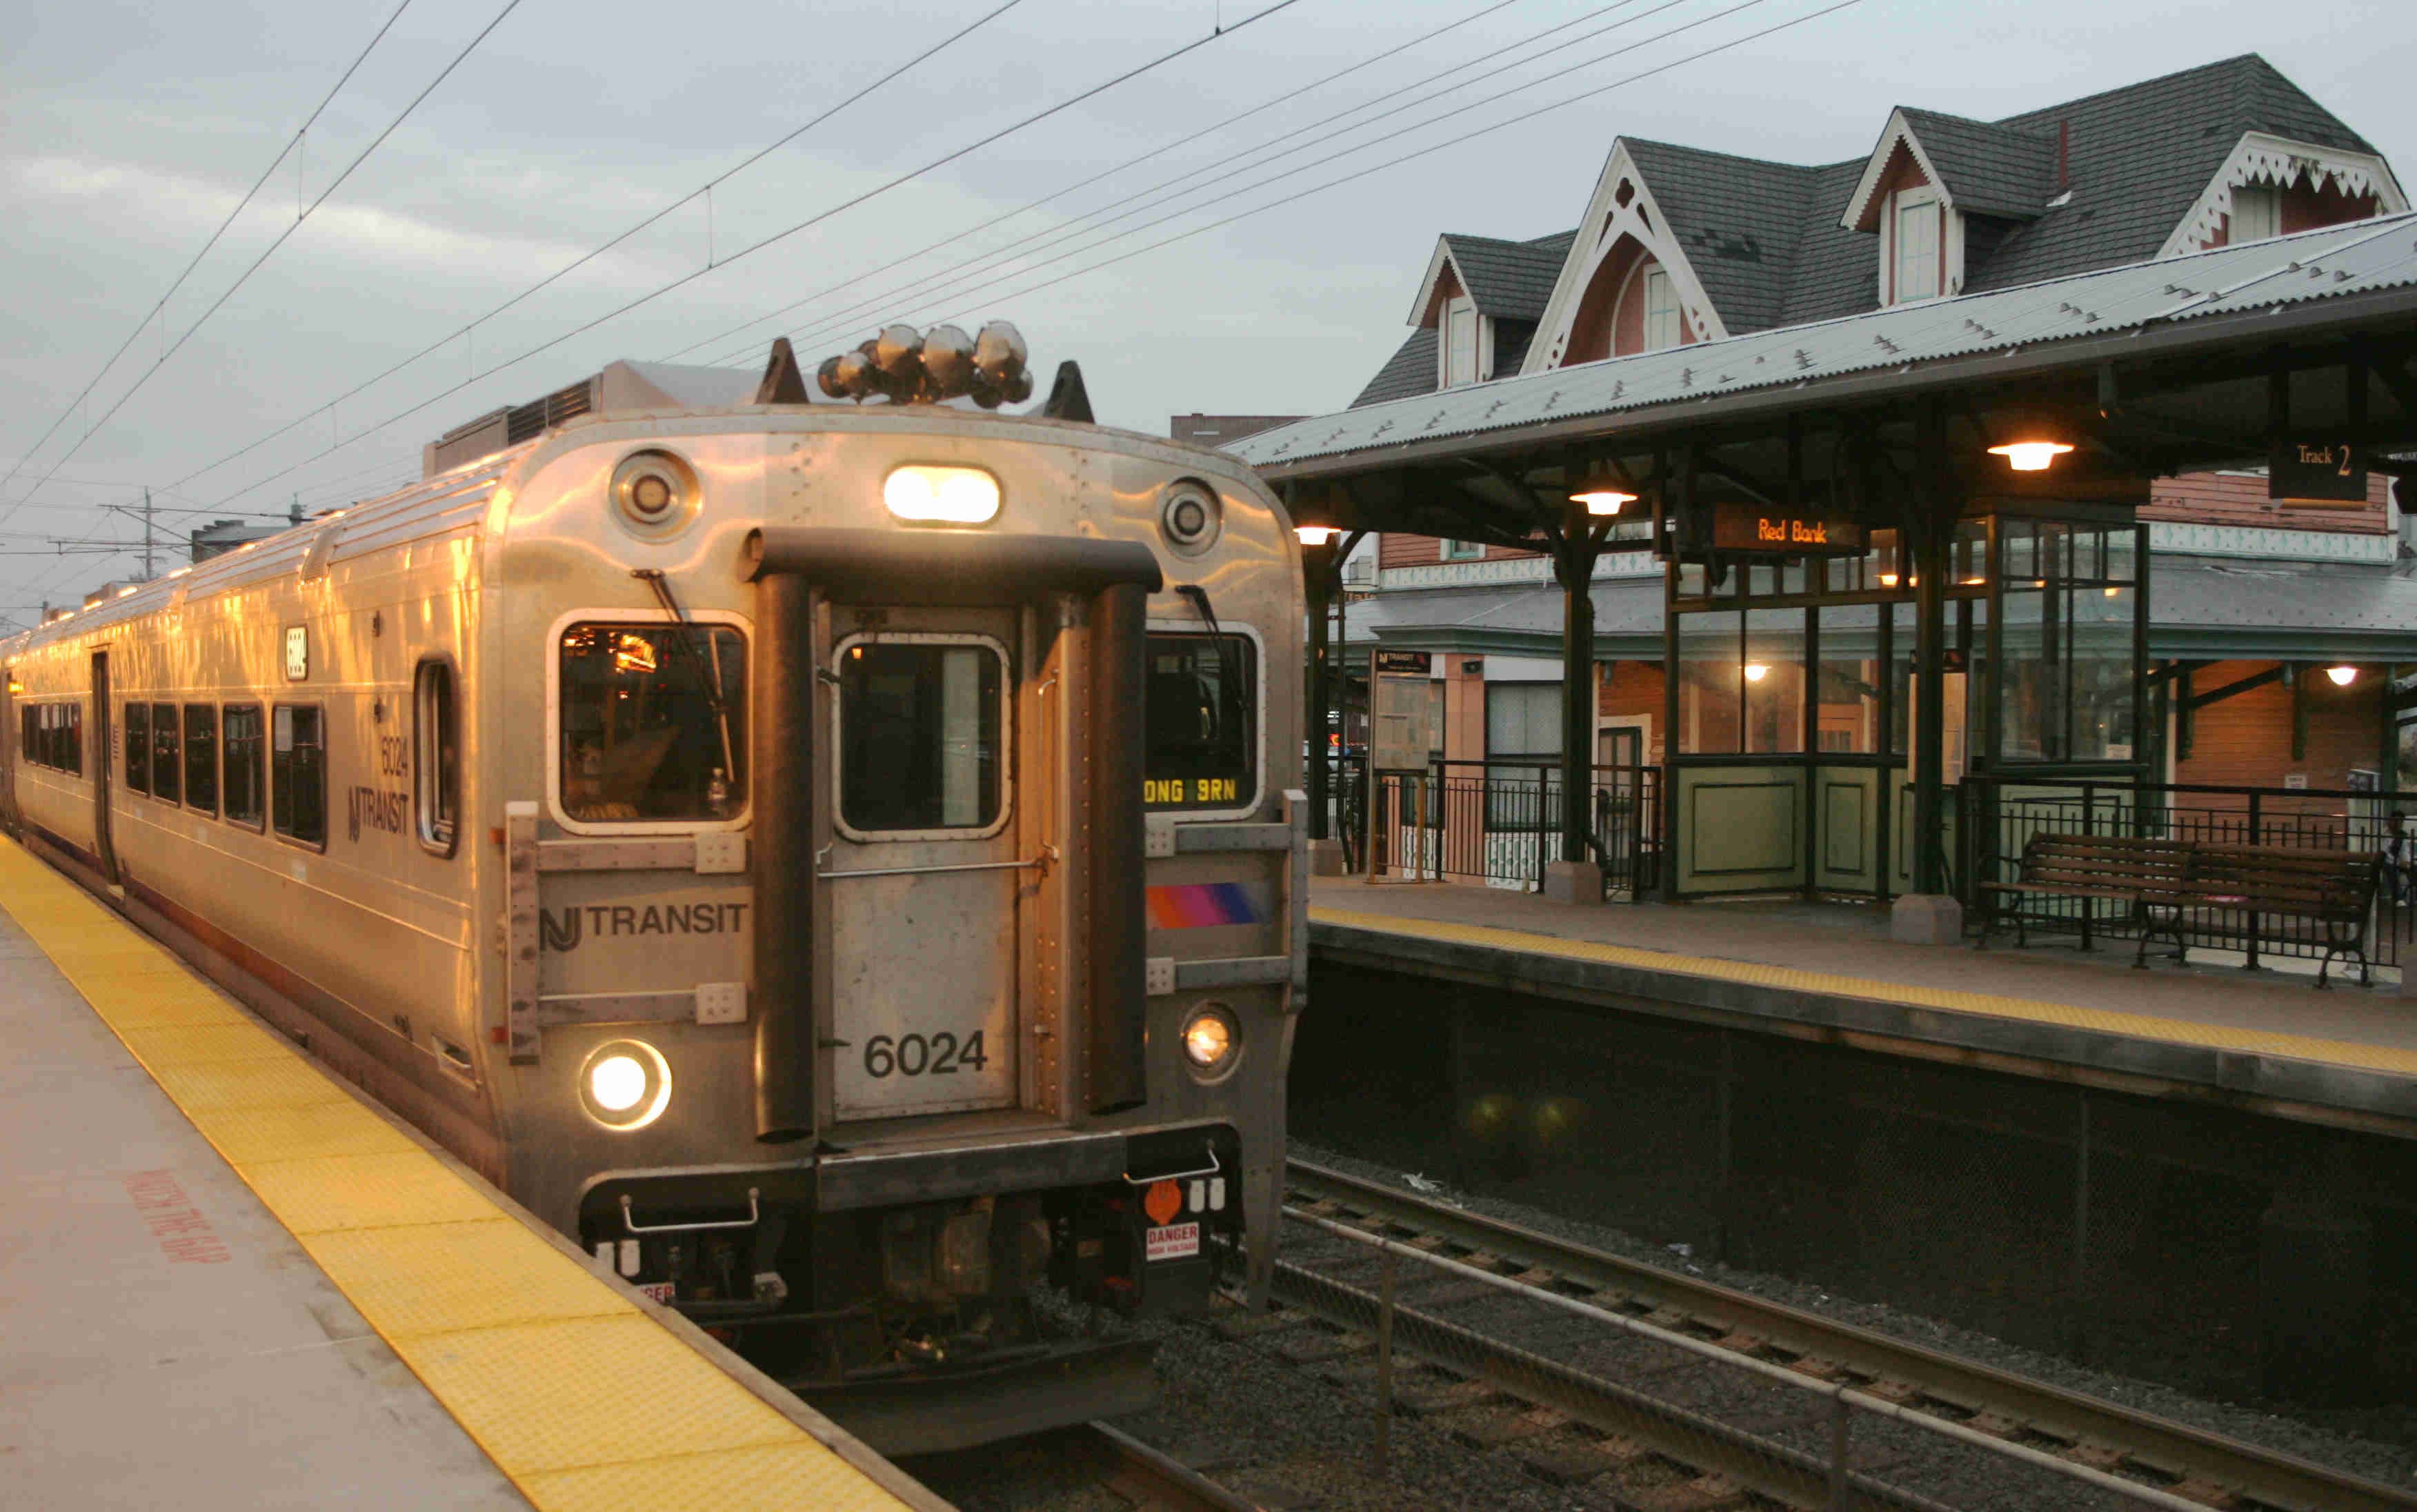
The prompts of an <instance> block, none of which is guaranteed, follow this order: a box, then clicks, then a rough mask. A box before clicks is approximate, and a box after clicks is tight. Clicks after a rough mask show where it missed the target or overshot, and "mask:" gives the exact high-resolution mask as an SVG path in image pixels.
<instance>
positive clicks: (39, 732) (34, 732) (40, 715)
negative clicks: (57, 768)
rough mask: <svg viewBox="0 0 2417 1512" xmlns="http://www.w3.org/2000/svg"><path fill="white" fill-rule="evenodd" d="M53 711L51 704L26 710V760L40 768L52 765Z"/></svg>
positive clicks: (34, 706) (37, 705)
mask: <svg viewBox="0 0 2417 1512" xmlns="http://www.w3.org/2000/svg"><path fill="white" fill-rule="evenodd" d="M51 709H52V706H51V705H49V704H35V705H32V706H31V707H29V708H27V709H26V710H25V719H26V725H25V728H26V730H27V731H28V734H27V736H26V739H25V759H26V760H28V761H31V762H32V763H33V764H34V765H36V766H38V767H47V766H49V765H50V764H51Z"/></svg>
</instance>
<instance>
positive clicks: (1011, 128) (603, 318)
mask: <svg viewBox="0 0 2417 1512" xmlns="http://www.w3.org/2000/svg"><path fill="white" fill-rule="evenodd" d="M515 3H517V0H515ZM1300 3H1301V0H1274V3H1273V4H1271V5H1269V6H1267V7H1265V8H1261V9H1259V10H1256V11H1254V12H1252V13H1251V14H1250V15H1248V16H1245V17H1243V18H1242V19H1241V20H1239V21H1237V22H1235V23H1232V24H1231V25H1229V26H1226V27H1224V29H1223V30H1222V31H1217V32H1213V33H1210V34H1209V35H1208V36H1205V37H1200V38H1194V39H1193V40H1192V41H1189V42H1186V43H1184V44H1182V45H1181V46H1180V47H1177V48H1173V49H1170V50H1169V51H1167V52H1164V53H1159V54H1158V55H1157V56H1155V57H1153V58H1150V59H1148V61H1146V62H1143V63H1140V64H1137V65H1135V66H1134V67H1132V68H1130V69H1126V70H1124V71H1123V72H1121V73H1119V74H1117V75H1115V76H1114V77H1112V78H1109V79H1105V80H1102V82H1100V83H1099V84H1092V85H1090V86H1089V87H1088V88H1086V89H1084V90H1082V91H1080V92H1079V93H1076V94H1073V95H1070V96H1068V97H1067V98H1066V99H1061V100H1059V101H1057V102H1056V104H1054V105H1050V106H1047V107H1045V108H1043V109H1041V110H1039V111H1036V112H1034V113H1033V114H1031V115H1026V116H1025V117H1023V118H1022V119H1020V120H1018V121H1015V122H1014V123H1012V124H1011V125H1008V126H1004V127H1001V128H999V129H998V130H995V131H992V132H990V133H989V134H987V135H985V136H982V137H980V138H978V139H976V140H975V141H972V142H969V143H967V144H965V145H963V146H960V147H955V148H952V149H950V151H948V152H946V153H943V154H941V155H940V156H939V157H937V158H934V159H932V160H930V161H928V162H925V163H923V164H922V165H921V166H920V167H917V168H912V169H909V170H907V171H905V172H904V173H901V174H899V175H897V176H894V177H892V178H889V179H887V180H884V181H883V182H882V183H880V184H877V185H875V186H874V187H873V188H871V189H868V190H865V191H862V192H861V193H859V194H856V195H853V196H851V197H849V198H848V199H845V200H843V201H841V202H840V203H839V204H837V205H833V206H829V207H828V208H826V209H823V210H819V211H817V212H815V213H814V214H813V215H811V216H809V217H807V218H806V219H805V220H802V221H798V222H797V223H795V224H793V225H791V226H788V227H787V228H785V229H783V230H781V231H776V232H773V233H772V234H771V235H769V236H767V237H761V238H760V239H758V240H756V241H754V242H752V243H750V244H749V245H748V246H746V247H743V248H741V249H740V250H739V251H737V252H733V253H732V254H730V255H729V256H727V257H724V258H722V260H721V261H720V262H718V263H716V264H714V265H712V266H711V267H701V268H697V269H694V270H693V271H691V272H688V273H684V274H682V275H681V276H680V277H678V278H676V279H673V280H672V281H670V282H669V283H663V284H661V285H660V286H658V287H657V288H655V289H652V290H650V291H648V292H647V293H646V294H642V295H640V296H638V297H637V298H634V299H631V300H629V301H627V302H625V303H623V304H620V305H617V306H616V307H614V308H613V309H611V310H608V311H606V312H605V313H602V314H600V315H598V316H596V317H595V318H593V319H591V320H588V321H585V322H584V323H582V324H581V325H578V326H575V327H573V328H570V330H567V331H564V332H562V333H561V334H559V335H557V336H555V337H552V338H550V339H548V340H546V341H543V342H540V343H539V344H537V345H535V346H532V347H529V348H527V349H525V350H524V351H522V352H521V353H520V354H518V355H517V356H514V357H510V358H507V359H504V360H503V361H501V362H498V363H496V364H495V365H494V366H493V367H491V368H488V369H486V370H485V371H484V372H482V373H478V374H472V375H471V376H469V377H467V378H464V379H463V380H462V381H461V382H459V383H456V384H453V385H452V386H451V387H449V388H447V389H442V390H440V391H439V392H436V393H433V394H431V395H429V396H428V397H427V398H425V399H423V400H421V401H420V402H419V403H418V404H416V405H411V406H409V407H408V408H405V409H403V410H400V411H398V412H397V413H395V414H393V415H389V416H388V417H387V418H386V419H385V420H379V421H377V422H376V423H374V424H372V425H369V426H366V427H364V428H362V429H361V430H360V431H358V432H357V433H355V434H354V435H352V436H350V437H348V438H345V439H342V440H338V441H335V442H333V443H331V444H330V445H328V446H327V447H326V448H324V449H323V450H321V451H316V452H313V453H312V454H311V455H310V456H307V457H304V458H302V459H301V460H299V461H297V462H295V463H292V464H290V465H288V466H284V467H281V468H279V469H278V470H277V471H275V472H272V473H270V474H268V475H267V476H266V477H264V478H260V479H256V480H254V481H251V482H250V483H247V484H245V485H244V486H243V487H241V488H238V489H236V491H235V492H234V493H232V494H229V495H227V496H226V497H227V498H228V499H230V500H232V499H236V498H240V497H242V496H244V495H246V494H249V493H251V491H252V490H253V489H256V488H261V487H264V486H266V485H267V484H269V483H272V482H275V481H278V480H279V479H281V478H284V477H287V476H289V475H290V474H292V473H295V472H297V471H299V470H301V469H302V468H304V467H306V466H310V465H311V464H312V463H313V462H317V461H320V460H322V459H323V458H326V457H328V456H331V455H333V454H334V453H336V452H337V451H342V450H343V449H344V448H345V447H347V446H350V445H352V444H353V443H354V442H356V441H358V440H360V439H361V438H362V437H363V436H367V435H375V434H376V433H377V432H379V431H382V430H384V429H386V428H387V427H388V426H389V425H393V424H396V423H397V422H399V421H402V420H408V419H409V418H410V417H412V416H414V415H417V414H418V413H419V412H420V411H421V410H423V409H426V408H428V407H429V406H430V405H434V404H436V403H438V402H439V401H442V400H445V399H448V398H450V397H452V396H453V395H454V394H457V393H459V392H461V391H462V390H463V389H467V388H470V387H471V386H473V385H474V384H477V383H479V382H482V381H484V380H485V379H487V378H490V377H493V376H494V374H498V373H501V372H504V371H505V370H507V369H509V368H513V367H517V366H519V365H520V364H521V363H523V362H525V361H527V360H528V359H530V358H533V357H537V356H539V355H540V354H542V353H545V352H549V351H552V350H553V349H554V348H555V347H557V346H559V345H561V344H563V343H565V342H568V341H570V340H573V339H574V338H576V337H579V336H583V335H585V334H586V333H587V332H588V331H591V330H594V329H595V328H597V327H599V326H602V325H604V324H606V323H608V322H610V321H613V320H616V319H618V318H620V317H621V316H622V315H625V314H628V313H630V312H631V311H632V310H636V309H638V308H640V307H641V306H644V305H647V304H651V303H653V302H654V301H655V300H657V299H659V298H662V297H663V296H664V295H666V294H670V293H672V292H673V291H674V290H676V289H680V288H684V287H686V286H687V285H688V284H691V283H694V282H696V281H697V280H698V279H700V278H703V277H705V276H706V275H707V274H709V273H713V272H717V271H719V270H721V269H722V268H725V267H730V266H731V265H732V264H734V263H737V262H739V261H741V260H742V259H744V258H747V257H751V256H753V255H754V254H755V253H757V252H762V251H764V250H765V249H766V248H768V247H771V246H773V245H775V244H777V243H779V242H782V241H784V240H786V239H787V238H789V237H793V236H796V235H797V234H798V232H801V231H804V230H807V229H808V228H810V227H813V226H816V225H819V224H821V223H822V222H823V221H828V220H829V219H830V218H831V217H833V216H835V215H838V214H840V213H841V212H843V211H845V210H849V209H853V208H854V207H856V206H859V205H862V204H864V203H865V202H866V201H868V200H871V199H874V198H876V197H877V196H879V195H882V194H885V193H888V192H889V191H891V190H893V189H896V188H898V187H899V186H901V185H903V184H906V183H911V182H912V181H914V180H915V179H917V178H920V177H921V176H923V175H925V174H928V173H931V172H933V171H934V170H935V169H938V168H943V167H946V166H947V165H948V164H950V163H952V162H954V161H956V160H958V159H960V158H964V157H965V156H967V155H968V154H971V153H974V152H977V151H980V149H981V148H983V147H986V146H988V145H991V144H992V143H995V142H997V141H1000V140H1002V139H1004V138H1006V137H1009V136H1012V135H1013V134H1015V133H1016V132H1018V131H1021V130H1024V129H1025V128H1026V127H1029V126H1033V125H1037V124H1038V123H1040V122H1041V121H1044V120H1047V119H1048V118H1049V117H1051V116H1053V115H1058V114H1060V113H1062V112H1064V111H1067V110H1071V109H1072V108H1073V107H1074V106H1076V105H1079V104H1081V103H1083V102H1084V101H1085V100H1087V99H1093V98H1095V97H1097V96H1099V95H1102V94H1104V93H1106V92H1107V91H1108V90H1111V89H1114V88H1116V87H1117V85H1119V84H1127V83H1130V82H1131V81H1132V80H1134V79H1137V78H1139V77H1141V76H1142V75H1143V74H1146V73H1148V72H1150V71H1151V70H1152V69H1158V68H1162V67H1163V66H1165V65H1166V64H1169V63H1172V62H1174V61H1175V60H1176V59H1178V58H1180V57H1183V56H1185V55H1187V54H1189V53H1193V52H1196V51H1198V50H1199V49H1201V48H1203V47H1206V46H1208V45H1209V44H1210V43H1212V42H1217V41H1222V40H1224V38H1229V37H1232V36H1234V35H1235V34H1236V33H1238V32H1239V31H1241V30H1242V29H1243V28H1245V27H1247V26H1251V25H1253V24H1254V23H1258V22H1262V21H1265V20H1267V19H1268V18H1269V17H1270V16H1273V15H1276V14H1278V13H1279V12H1281V11H1285V10H1289V9H1290V8H1293V7H1294V6H1296V5H1299V4H1300ZM314 413H315V412H314ZM205 470H206V469H205ZM196 476H198V475H196Z"/></svg>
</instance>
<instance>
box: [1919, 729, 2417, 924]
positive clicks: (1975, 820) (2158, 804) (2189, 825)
mask: <svg viewBox="0 0 2417 1512" xmlns="http://www.w3.org/2000/svg"><path fill="white" fill-rule="evenodd" d="M1958 797H1959V799H1960V801H1961V805H1962V814H1961V818H1962V823H1961V825H1960V830H1961V835H1960V838H1961V839H1962V841H1963V848H1964V851H1965V862H1966V864H1965V867H1964V868H1963V871H1964V874H1965V875H1967V876H1969V877H1972V878H1978V879H1984V880H1989V881H1996V882H2001V883H2003V882H2013V881H2015V880H2018V879H2019V877H2020V874H2021V870H2022V856H2023V848H2024V846H2025V845H2027V844H2029V841H2030V839H2031V837H2032V836H2033V835H2035V834H2041V833H2052V834H2081V835H2110V836H2111V835H2127V836H2137V837H2140V838H2146V839H2161V840H2183V841H2193V842H2197V843H2200V844H2207V845H2224V846H2277V847H2284V848H2291V849H2299V850H2335V851H2349V852H2354V853H2359V854H2364V855H2372V856H2376V857H2379V859H2380V860H2381V862H2382V878H2381V881H2380V882H2379V884H2378V886H2377V888H2376V893H2375V902H2374V906H2373V910H2372V912H2371V913H2370V914H2369V916H2368V918H2367V921H2366V927H2365V949H2366V955H2367V958H2368V959H2369V960H2370V961H2371V962H2372V963H2373V964H2374V965H2377V966H2397V965H2398V964H2399V962H2400V959H2401V952H2402V949H2403V947H2404V946H2405V945H2406V944H2407V943H2408V941H2409V939H2410V935H2411V931H2412V928H2417V792H2410V793H2385V792H2372V791H2363V790H2360V789H2356V788H2302V787H2212V786H2202V785H2194V784H2170V783H2146V782H2135V781H2132V780H2130V779H2128V778H2124V777H2121V776H2112V777H2107V778H2105V779H2103V780H2092V779H2087V778H2032V777H2024V776H2014V775H2001V776H1995V777H1967V778H1966V780H1965V782H1964V784H1963V786H1962V787H1961V789H1960V791H1959V794H1958ZM1977 891H1978V890H1977V889H1973V890H1970V891H1969V893H1968V895H1967V897H1966V903H1967V905H1968V907H1969V906H1972V905H1974V904H1975V903H1985V902H1986V900H1982V899H1978V898H1977V897H1975V896H1973V895H1971V894H1972V893H1977ZM1999 897H2000V899H2001V900H2002V899H2003V898H2004V894H1999ZM2015 906H2016V905H2014V904H2012V903H2008V902H2005V901H2000V902H1999V903H1998V904H1997V905H1996V908H1997V911H1998V913H1999V915H2000V916H2001V917H2009V918H2010V909H2012V908H2014V907H2015ZM2018 906H2019V908H2020V910H2021V913H2022V917H2023V923H2024V924H2025V927H2026V928H2028V929H2033V930H2039V929H2045V930H2050V931H2063V932H2068V933H2072V934H2076V935H2082V936H2085V937H2090V938H2094V937H2100V936H2104V937H2107V938H2112V939H2136V938H2137V936H2138V933H2139V928H2140V919H2139V917H2138V912H2139V910H2137V909H2134V908H2132V907H2130V906H2129V905H2127V904H2125V903H2124V902H2122V901H2121V900H2111V899H2105V898H2080V897H2055V896H2051V895H2049V894H2045V893H2025V894H2022V896H2021V898H2020V900H2019V905H2018ZM2180 928H2181V936H2182V942H2183V943H2184V944H2185V945H2186V946H2188V947H2189V948H2192V949H2196V950H2206V951H2211V952H2225V953H2228V954H2229V955H2238V956H2240V957H2241V964H2242V965H2243V966H2248V967H2255V966H2257V965H2258V964H2260V962H2261V960H2262V959H2264V958H2267V957H2302V958H2307V959H2318V958H2321V957H2322V956H2324V955H2325V954H2326V953H2327V951H2328V949H2330V948H2332V947H2333V945H2334V944H2335V943H2337V937H2336V935H2335V933H2334V931H2333V930H2329V929H2328V927H2327V926H2326V924H2324V923H2323V922H2322V921H2320V920H2318V919H2312V918H2303V917H2299V916H2293V915H2276V914H2271V913H2268V914H2261V913H2258V912H2256V911H2254V910H2251V909H2246V908H2243V909H2221V908H2194V909H2185V910H2182V911H2181V915H2180ZM2158 933H2159V938H2160V939H2163V938H2164V937H2165V934H2166V922H2165V921H2164V920H2163V919H2162V918H2161V919H2160V921H2159V924H2158Z"/></svg>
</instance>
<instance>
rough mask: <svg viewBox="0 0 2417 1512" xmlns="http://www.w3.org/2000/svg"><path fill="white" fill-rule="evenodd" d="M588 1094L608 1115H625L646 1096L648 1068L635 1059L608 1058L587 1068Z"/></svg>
mask: <svg viewBox="0 0 2417 1512" xmlns="http://www.w3.org/2000/svg"><path fill="white" fill-rule="evenodd" d="M587 1094H588V1095H589V1096H591V1097H593V1098H595V1099H596V1106H597V1107H600V1108H602V1109H604V1110H605V1111H606V1112H608V1113H626V1112H628V1111H629V1110H630V1109H631V1108H633V1107H637V1106H638V1101H639V1099H640V1098H643V1097H645V1096H646V1067H645V1066H642V1065H640V1064H639V1063H638V1061H637V1058H636V1057H635V1056H629V1055H608V1056H606V1057H605V1058H604V1059H603V1060H601V1061H597V1062H596V1063H595V1064H594V1065H593V1066H590V1067H589V1068H588V1071H587Z"/></svg>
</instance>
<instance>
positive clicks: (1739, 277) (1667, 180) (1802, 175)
mask: <svg viewBox="0 0 2417 1512" xmlns="http://www.w3.org/2000/svg"><path fill="white" fill-rule="evenodd" d="M1620 143H1621V145H1624V146H1626V147H1627V149H1628V158H1629V160H1630V161H1631V162H1634V164H1635V165H1636V171H1637V173H1638V174H1640V175H1641V176H1643V177H1644V179H1645V183H1646V187H1647V188H1648V190H1649V191H1650V192H1651V193H1652V196H1653V203H1654V205H1655V206H1658V207H1660V209H1661V211H1662V215H1663V219H1664V220H1665V221H1667V222H1668V225H1667V227H1666V230H1667V231H1668V233H1669V236H1670V238H1671V239H1672V240H1673V241H1675V242H1677V243H1678V244H1679V247H1680V251H1682V252H1685V253H1686V257H1687V263H1688V266H1689V267H1692V268H1694V269H1695V277H1696V279H1697V280H1698V281H1700V282H1701V283H1702V284H1703V286H1704V293H1705V294H1707V295H1709V296H1710V298H1711V301H1712V304H1713V306H1714V308H1716V309H1717V310H1718V311H1719V312H1720V316H1721V321H1722V324H1724V325H1725V326H1726V327H1727V328H1729V329H1730V330H1731V331H1733V332H1734V331H1742V330H1760V329H1762V328H1765V327H1768V326H1775V325H1777V324H1778V323H1779V322H1780V319H1781V318H1782V316H1781V312H1782V310H1783V309H1784V308H1785V305H1786V298H1787V289H1788V285H1789V283H1790V282H1791V281H1792V275H1793V273H1794V270H1795V266H1796V251H1797V244H1798V242H1799V241H1800V240H1801V237H1802V233H1803V230H1804V222H1805V213H1806V209H1807V207H1808V202H1809V201H1810V199H1811V196H1812V194H1813V191H1814V190H1815V188H1816V186H1817V183H1818V181H1819V175H1820V172H1821V171H1820V170H1819V169H1817V168H1806V167H1802V166H1801V165H1799V164H1796V163H1786V162H1766V161H1764V160H1761V159H1758V158H1738V157H1732V156H1730V155H1729V154H1727V153H1725V152H1706V151H1704V150H1703V149H1702V148H1700V147H1682V146H1680V145H1676V144H1674V143H1669V142H1647V141H1642V140H1639V139H1638V138H1636V137H1631V136H1623V137H1621V138H1620Z"/></svg>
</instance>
